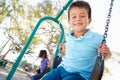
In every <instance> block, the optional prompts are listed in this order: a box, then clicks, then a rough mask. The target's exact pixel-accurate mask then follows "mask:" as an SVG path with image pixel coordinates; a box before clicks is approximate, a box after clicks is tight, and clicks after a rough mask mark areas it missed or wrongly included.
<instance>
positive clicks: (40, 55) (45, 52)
mask: <svg viewBox="0 0 120 80" xmlns="http://www.w3.org/2000/svg"><path fill="white" fill-rule="evenodd" d="M43 55H44V58H47V51H46V50H41V51H40V53H39V57H40V58H41V57H42V56H43Z"/></svg>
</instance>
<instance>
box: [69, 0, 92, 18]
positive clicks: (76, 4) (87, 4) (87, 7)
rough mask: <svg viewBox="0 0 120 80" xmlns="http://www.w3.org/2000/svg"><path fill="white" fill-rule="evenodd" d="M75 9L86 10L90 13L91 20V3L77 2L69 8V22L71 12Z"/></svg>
mask: <svg viewBox="0 0 120 80" xmlns="http://www.w3.org/2000/svg"><path fill="white" fill-rule="evenodd" d="M73 7H79V8H86V9H87V11H88V18H91V7H90V5H89V3H88V2H86V1H81V0H80V1H75V2H73V3H72V4H71V5H70V7H69V9H68V20H69V18H70V10H71V9H72V8H73Z"/></svg>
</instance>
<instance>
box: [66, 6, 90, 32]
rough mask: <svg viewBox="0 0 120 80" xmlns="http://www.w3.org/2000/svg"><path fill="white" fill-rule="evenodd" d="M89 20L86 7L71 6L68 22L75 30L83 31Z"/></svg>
mask: <svg viewBox="0 0 120 80" xmlns="http://www.w3.org/2000/svg"><path fill="white" fill-rule="evenodd" d="M90 22H91V19H89V18H88V13H87V9H86V8H79V7H73V8H71V10H70V14H69V21H68V23H69V25H70V26H71V27H72V28H73V30H74V31H75V32H81V31H85V30H86V27H87V25H89V23H90Z"/></svg>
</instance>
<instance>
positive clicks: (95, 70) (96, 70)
mask: <svg viewBox="0 0 120 80" xmlns="http://www.w3.org/2000/svg"><path fill="white" fill-rule="evenodd" d="M113 1H114V0H111V4H110V8H109V14H108V19H107V21H106V23H107V24H106V26H105V33H104V35H103V36H104V39H103V42H102V44H103V43H105V42H106V37H107V32H108V27H109V23H110V18H111V12H112V6H113ZM72 2H73V0H68V2H67V4H66V5H65V6H64V7H63V9H62V10H61V11H60V12H59V14H58V15H57V16H56V17H55V18H53V17H51V16H46V17H43V18H40V19H39V21H38V22H37V24H36V26H35V28H34V29H33V31H32V33H31V35H30V37H29V38H28V40H27V42H26V44H25V46H24V47H23V50H22V51H21V53H20V55H19V56H18V58H17V60H16V62H15V63H14V64H13V66H12V69H11V70H10V72H9V74H8V76H7V77H6V80H11V79H12V77H13V75H14V73H15V71H16V69H17V67H18V65H19V64H20V61H21V59H22V57H23V56H24V54H25V52H26V49H27V48H28V46H29V45H30V43H31V41H32V39H33V37H34V35H35V33H36V31H37V29H38V28H39V26H40V24H41V23H42V22H43V21H45V20H52V21H54V22H55V23H57V24H58V25H59V26H60V29H61V35H60V39H59V41H58V44H57V47H56V51H55V55H54V57H55V56H57V55H58V53H59V45H60V43H62V41H63V38H64V28H63V25H62V24H61V22H60V21H59V20H58V19H59V17H60V16H61V15H62V14H63V12H64V11H65V10H67V8H68V7H69V5H70V4H71V3H72ZM102 56H103V55H98V58H97V59H98V60H96V64H95V68H94V70H93V74H92V75H91V78H90V80H101V77H102V74H103V69H104V58H103V57H102ZM99 64H100V66H98V65H99ZM101 66H102V67H101ZM96 67H97V68H96ZM98 69H100V70H98ZM96 73H97V75H96ZM95 75H96V77H95V78H94V76H95Z"/></svg>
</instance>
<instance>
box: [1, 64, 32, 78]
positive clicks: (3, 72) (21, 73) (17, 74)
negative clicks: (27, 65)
mask: <svg viewBox="0 0 120 80" xmlns="http://www.w3.org/2000/svg"><path fill="white" fill-rule="evenodd" d="M10 70H11V67H8V66H6V67H5V68H2V67H0V80H6V76H7V75H8V73H9V72H10ZM28 74H29V75H31V74H30V73H29V72H26V71H23V70H20V69H18V70H16V72H15V74H14V75H13V77H12V79H11V80H30V77H28Z"/></svg>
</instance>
